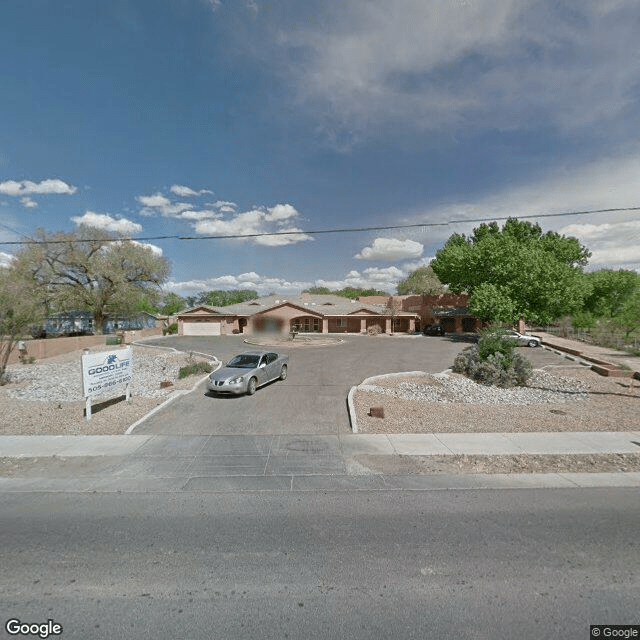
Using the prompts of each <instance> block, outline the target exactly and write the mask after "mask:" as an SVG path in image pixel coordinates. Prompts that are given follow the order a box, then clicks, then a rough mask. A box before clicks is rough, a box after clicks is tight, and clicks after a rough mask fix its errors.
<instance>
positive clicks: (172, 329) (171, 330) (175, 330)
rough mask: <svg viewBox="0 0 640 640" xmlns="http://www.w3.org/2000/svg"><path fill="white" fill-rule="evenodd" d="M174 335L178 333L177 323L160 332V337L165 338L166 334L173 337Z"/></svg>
mask: <svg viewBox="0 0 640 640" xmlns="http://www.w3.org/2000/svg"><path fill="white" fill-rule="evenodd" d="M176 333H178V323H177V322H174V323H173V324H170V325H169V326H168V327H166V328H164V329H163V330H162V335H163V336H166V335H167V334H169V335H170V336H171V335H175V334H176Z"/></svg>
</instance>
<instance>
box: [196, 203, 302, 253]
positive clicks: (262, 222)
mask: <svg viewBox="0 0 640 640" xmlns="http://www.w3.org/2000/svg"><path fill="white" fill-rule="evenodd" d="M299 215H300V214H299V213H298V211H296V209H295V208H294V207H293V206H291V205H289V204H285V205H276V206H275V207H271V208H257V209H251V210H250V211H243V212H241V213H236V212H235V211H234V212H233V213H232V215H231V216H227V215H224V214H223V213H222V212H221V213H220V215H219V217H217V218H216V219H201V220H197V221H196V223H195V225H194V229H195V231H196V233H199V234H201V235H209V236H210V235H214V236H255V237H251V238H247V239H250V240H252V241H253V242H254V243H255V244H259V245H262V246H266V247H281V246H285V245H289V244H295V243H298V242H304V241H307V240H312V239H313V238H311V236H309V235H308V234H305V233H303V232H302V230H301V229H299V228H297V227H293V226H288V227H283V226H282V224H283V222H284V221H288V220H291V219H293V218H297V217H298V216H299ZM270 233H279V234H283V235H259V234H270ZM284 234H286V235H284Z"/></svg>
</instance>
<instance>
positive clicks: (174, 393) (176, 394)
mask: <svg viewBox="0 0 640 640" xmlns="http://www.w3.org/2000/svg"><path fill="white" fill-rule="evenodd" d="M159 348H169V347H159ZM178 353H183V352H182V351H179V352H178ZM192 353H196V352H195V351H192ZM197 355H206V356H207V358H211V357H212V356H211V355H209V354H200V353H198V354H197ZM213 358H214V359H215V362H216V367H215V368H214V369H213V371H211V373H214V372H216V371H217V370H218V369H219V368H220V367H221V366H222V361H221V360H218V358H216V357H215V356H213ZM211 373H207V375H206V376H205V377H204V378H201V379H200V380H198V382H196V383H195V384H194V385H193V387H191V389H178V390H176V391H172V392H171V393H170V394H169V397H168V398H167V399H166V400H165V401H164V402H162V403H161V404H159V405H158V406H157V407H154V408H153V409H151V411H149V413H146V414H145V415H143V416H142V418H140V419H139V420H136V421H135V422H134V423H133V424H132V425H130V426H129V428H128V429H127V430H126V431H125V432H124V435H125V436H129V435H131V434H132V433H133V432H134V430H135V429H136V428H137V427H139V426H140V425H141V424H142V423H143V422H146V421H147V420H148V419H149V418H150V417H151V416H153V415H155V414H156V413H158V411H160V410H161V409H164V408H165V407H167V406H169V405H170V404H171V403H172V402H173V401H174V400H176V399H177V398H179V397H181V396H184V395H186V394H187V393H192V392H193V391H195V390H196V387H199V386H200V385H201V384H202V383H203V382H204V381H205V380H206V379H207V378H208V377H209V376H210V375H211Z"/></svg>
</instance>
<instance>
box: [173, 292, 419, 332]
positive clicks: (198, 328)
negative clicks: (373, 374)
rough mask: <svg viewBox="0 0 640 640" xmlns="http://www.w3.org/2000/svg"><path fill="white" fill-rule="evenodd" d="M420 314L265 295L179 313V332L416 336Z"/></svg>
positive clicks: (329, 298) (324, 298) (329, 299)
mask: <svg viewBox="0 0 640 640" xmlns="http://www.w3.org/2000/svg"><path fill="white" fill-rule="evenodd" d="M419 319H420V318H419V315H418V314H417V313H415V312H413V311H404V310H396V309H393V310H392V309H390V308H388V307H387V306H386V305H385V304H370V303H368V302H361V301H358V300H350V299H349V298H344V297H342V296H336V295H312V294H304V293H303V294H302V295H299V296H266V297H264V298H257V299H255V300H248V301H246V302H241V303H239V304H232V305H228V306H226V307H211V306H208V305H198V306H196V307H192V308H191V309H187V310H185V311H182V312H180V313H179V314H178V334H179V335H185V336H205V335H228V334H232V333H248V334H251V333H260V332H269V331H271V332H281V333H289V332H291V331H298V332H301V333H366V332H367V331H368V330H369V329H370V328H371V327H374V326H375V327H378V329H379V331H380V332H381V333H392V329H393V332H397V333H413V332H414V331H415V328H416V322H417V321H419Z"/></svg>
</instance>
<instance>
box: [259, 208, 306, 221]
mask: <svg viewBox="0 0 640 640" xmlns="http://www.w3.org/2000/svg"><path fill="white" fill-rule="evenodd" d="M299 215H300V214H299V213H298V212H297V211H296V209H295V207H293V206H291V205H290V204H277V205H276V206H275V207H270V208H268V209H267V215H266V216H265V220H269V221H278V222H280V221H284V220H289V219H290V218H297V217H298V216H299Z"/></svg>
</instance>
